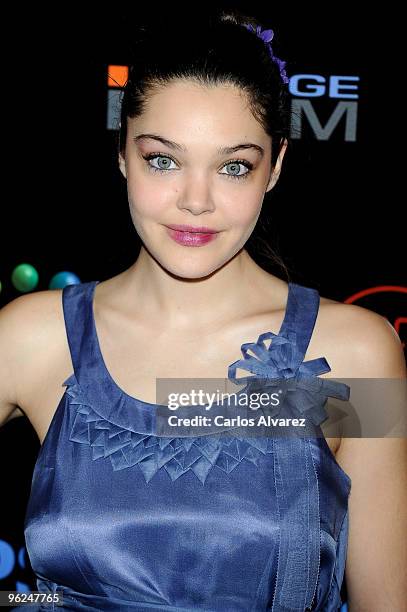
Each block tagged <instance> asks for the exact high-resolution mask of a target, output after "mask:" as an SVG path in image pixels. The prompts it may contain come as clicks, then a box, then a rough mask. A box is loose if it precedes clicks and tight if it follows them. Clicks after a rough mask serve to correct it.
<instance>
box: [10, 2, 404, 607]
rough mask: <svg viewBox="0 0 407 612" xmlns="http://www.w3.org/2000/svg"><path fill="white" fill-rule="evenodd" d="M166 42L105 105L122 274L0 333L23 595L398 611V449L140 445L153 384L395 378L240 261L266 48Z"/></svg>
mask: <svg viewBox="0 0 407 612" xmlns="http://www.w3.org/2000/svg"><path fill="white" fill-rule="evenodd" d="M184 25H185V24H183V23H182V22H178V21H177V20H174V22H172V23H170V24H169V23H167V22H166V23H165V24H164V23H162V22H161V23H158V24H154V27H152V28H150V29H149V28H146V29H144V30H142V31H141V32H140V35H139V37H138V39H137V41H136V44H135V51H134V62H133V64H132V67H131V70H130V73H129V80H128V82H127V85H126V88H125V92H124V97H123V101H122V110H121V113H122V114H121V125H120V150H119V167H120V171H121V172H122V174H123V176H124V177H125V179H126V181H127V190H128V200H129V205H130V213H131V218H132V220H133V223H134V227H135V229H136V231H137V233H138V235H139V236H140V239H141V241H142V247H141V250H140V254H139V256H138V257H137V260H136V261H135V262H134V264H133V265H132V266H131V267H130V268H128V269H127V270H125V271H124V272H122V273H120V274H118V275H117V276H115V277H113V278H110V279H108V280H105V281H103V282H98V281H91V282H88V283H81V284H79V285H71V286H68V287H65V289H64V290H63V291H62V292H59V291H45V292H37V293H35V294H31V295H27V296H23V297H20V298H18V299H16V300H14V301H13V302H12V303H10V304H8V305H7V306H6V307H5V308H4V309H3V311H2V313H1V320H0V331H1V337H2V340H3V341H2V346H3V347H5V351H4V354H3V355H2V356H1V359H2V362H4V363H6V353H7V369H5V370H4V372H5V374H3V380H2V386H1V393H2V407H3V413H4V414H5V416H7V414H9V413H10V411H11V409H12V407H13V406H20V407H21V409H22V410H23V411H24V412H25V414H26V415H27V416H28V418H29V419H30V421H31V422H32V424H33V427H34V428H35V430H36V431H37V433H38V435H39V437H40V440H41V442H42V447H41V450H40V453H39V456H38V459H37V463H36V466H35V471H34V475H33V483H32V491H31V496H30V500H29V504H28V508H27V515H26V522H25V536H26V542H27V550H28V552H29V556H30V560H31V564H32V567H33V569H34V571H35V572H36V575H37V585H38V590H39V591H41V592H42V593H50V594H52V593H56V592H59V593H63V598H64V601H65V605H66V609H69V610H94V609H98V610H119V609H120V610H124V609H125V610H133V609H134V610H162V609H165V610H174V611H175V610H180V611H181V610H205V611H209V610H211V611H213V610H217V611H218V610H219V611H230V612H232V611H233V612H238V611H248V610H273V611H281V612H282V611H286V610H324V611H329V612H330V611H333V610H339V609H340V607H341V605H342V603H343V598H342V597H341V587H342V586H343V580H344V577H345V578H346V587H347V601H348V605H349V609H350V610H351V611H352V612H353V611H356V610H360V609H368V610H370V611H372V612H374V611H375V610H377V611H379V610H383V609H386V610H394V611H396V610H397V611H400V612H401V610H402V609H403V606H404V604H405V599H406V592H405V588H406V587H405V583H404V573H403V572H404V569H403V568H405V567H406V565H407V558H406V552H405V549H404V547H403V546H402V543H403V538H405V527H406V507H407V497H406V491H407V486H406V484H407V482H406V469H405V468H406V463H407V461H406V454H407V453H406V444H405V440H400V439H393V440H379V439H366V440H361V439H342V440H341V439H340V436H339V435H335V436H334V437H331V438H329V439H326V438H325V437H323V436H313V437H309V438H303V437H297V436H290V437H286V438H284V439H279V438H278V436H277V437H273V436H271V435H269V436H267V437H264V438H260V439H258V438H255V437H250V436H249V437H247V438H245V437H244V436H242V435H241V432H240V431H239V430H237V431H233V429H232V431H231V435H230V434H229V435H220V436H216V437H213V436H211V435H207V433H204V434H203V435H201V436H198V435H193V436H191V435H188V433H184V434H181V435H178V434H177V436H176V437H171V436H168V435H167V436H159V435H158V434H157V425H158V422H159V418H158V417H159V409H160V408H161V405H159V404H158V403H155V402H156V396H155V384H156V379H157V378H168V379H174V378H178V377H181V376H182V377H183V378H186V379H194V378H205V379H206V378H211V379H212V378H214V379H222V378H225V376H226V375H227V374H228V379H230V380H231V381H233V380H240V378H239V377H238V376H237V375H236V374H237V369H238V367H240V366H243V368H242V369H244V366H245V365H246V366H247V370H248V371H249V372H250V371H251V372H254V374H255V378H258V379H261V378H263V377H264V378H265V379H266V380H267V379H269V380H270V379H271V380H273V379H276V378H282V379H285V378H288V379H289V378H290V377H291V376H294V375H297V374H298V373H299V374H303V375H304V378H305V376H307V377H308V378H309V379H311V380H314V379H315V376H319V378H320V379H322V380H324V381H325V379H328V378H333V377H336V378H338V377H345V378H346V377H389V378H392V377H400V378H403V377H404V376H405V362H404V359H403V354H402V349H401V344H400V340H399V338H398V336H397V334H396V333H395V330H394V329H393V328H392V327H391V326H390V325H389V324H388V322H387V321H386V320H385V319H384V317H381V316H379V315H378V314H375V313H374V312H371V311H369V310H367V309H363V308H360V307H357V306H351V305H345V304H341V303H338V302H335V301H333V300H330V299H327V298H321V299H320V298H319V295H318V292H317V291H316V290H314V289H311V288H309V287H303V286H301V285H298V284H295V283H291V282H288V283H286V282H285V281H283V280H281V279H280V278H279V277H278V276H275V275H273V274H270V273H269V272H267V271H265V270H264V269H263V268H262V267H260V266H259V265H258V264H257V263H256V262H255V260H254V259H253V258H252V257H251V256H250V255H249V252H248V250H247V248H246V246H247V244H249V242H250V238H251V237H252V236H253V235H254V234H255V228H256V224H257V222H258V219H259V216H260V214H261V212H262V207H263V199H264V196H265V194H266V193H268V192H271V190H272V189H273V188H274V186H275V185H276V183H277V181H278V178H279V175H280V172H281V169H282V164H283V160H284V156H285V154H286V150H287V145H288V135H289V115H290V113H289V106H288V104H289V102H288V96H287V78H286V74H285V70H284V63H283V62H281V60H279V59H278V58H277V57H276V56H275V54H274V52H273V49H272V47H271V44H270V40H269V39H270V36H271V35H270V32H268V35H267V30H266V34H265V33H264V29H263V27H262V26H261V24H258V23H257V22H255V21H254V20H253V19H249V18H247V17H246V16H242V15H240V14H238V13H237V12H234V13H220V14H219V15H218V16H215V17H214V18H213V19H208V20H205V19H204V18H202V19H200V20H199V24H197V25H196V27H195V26H194V28H193V30H192V29H189V30H188V29H187V28H185V27H184ZM258 25H259V26H260V29H259V30H257V26H258ZM164 26H165V27H164ZM250 26H252V27H250ZM264 332H269V333H266V334H265V335H263V334H264ZM268 339H270V340H271V342H270V344H269V345H268V346H267V345H266V342H265V340H268ZM239 349H241V350H242V354H243V357H244V359H242V360H239ZM250 349H251V352H252V355H250V354H249V353H250ZM253 354H254V355H255V357H253ZM256 357H257V358H258V359H257V361H253V359H256ZM17 364H18V367H19V369H18V373H19V375H18V377H17ZM5 368H6V365H5ZM246 374H247V372H246ZM327 374H329V376H327ZM62 381H64V382H63V385H65V386H66V389H65V390H64V392H63V394H62V395H61V383H62ZM329 382H332V385H331V386H330V387H329V389H330V390H331V392H330V393H327V395H329V396H331V397H332V396H334V397H338V398H339V399H342V400H343V399H347V397H348V394H347V389H346V388H345V387H344V386H342V385H340V384H339V383H334V381H329ZM55 406H57V409H56V410H55ZM301 407H302V404H301V405H300V404H298V405H297V406H294V412H293V414H294V416H295V415H296V412H295V410H296V409H298V411H300V409H301ZM320 408H321V407H320V406H318V405H315V406H311V408H310V409H309V410H308V409H307V410H306V412H305V415H306V417H307V419H308V423H309V424H310V425H311V426H312V424H314V425H315V432H318V427H319V425H320V423H321V422H322V421H323V420H324V418H325V417H324V414H323V413H321V412H320ZM185 410H186V411H187V410H188V407H186V409H185ZM190 410H192V408H190ZM185 413H186V412H185V411H184V414H185ZM222 432H223V434H225V433H227V432H225V431H224V430H222V431H221V432H220V433H222ZM234 434H236V435H234ZM390 475H391V478H390ZM351 490H352V493H351ZM378 490H380V496H379V497H378V496H377V492H378ZM345 569H346V573H345ZM48 605H49V604H48ZM39 609H44V610H45V609H47V608H46V607H45V604H44V607H43V608H39ZM62 609H63V608H62Z"/></svg>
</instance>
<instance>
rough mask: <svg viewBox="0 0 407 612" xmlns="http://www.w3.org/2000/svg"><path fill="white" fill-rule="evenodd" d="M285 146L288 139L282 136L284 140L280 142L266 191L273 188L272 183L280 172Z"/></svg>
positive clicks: (276, 179) (273, 183)
mask: <svg viewBox="0 0 407 612" xmlns="http://www.w3.org/2000/svg"><path fill="white" fill-rule="evenodd" d="M287 146H288V141H287V139H286V138H284V141H283V143H282V145H281V147H280V152H279V154H278V157H277V161H276V163H275V165H274V168H273V170H272V173H271V176H270V180H269V182H268V185H267V189H266V193H267V192H268V191H271V189H273V187H274V185H275V184H276V183H277V181H278V178H279V176H280V172H281V167H282V164H283V158H284V155H285V152H286V150H287Z"/></svg>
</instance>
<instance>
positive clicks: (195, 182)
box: [177, 174, 215, 215]
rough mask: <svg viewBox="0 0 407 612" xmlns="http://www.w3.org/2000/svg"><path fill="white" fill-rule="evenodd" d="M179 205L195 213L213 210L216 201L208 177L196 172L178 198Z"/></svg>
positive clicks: (181, 208) (199, 213)
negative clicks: (198, 174)
mask: <svg viewBox="0 0 407 612" xmlns="http://www.w3.org/2000/svg"><path fill="white" fill-rule="evenodd" d="M177 207H178V208H179V209H180V210H187V211H189V212H190V213H192V214H193V215H201V214H203V213H205V212H213V211H214V210H215V203H214V201H213V198H212V191H211V188H210V185H209V181H208V179H207V177H205V176H204V175H200V176H197V175H196V174H194V175H193V176H191V177H190V178H188V179H187V181H186V183H185V185H184V188H183V189H182V191H181V194H180V196H179V198H178V202H177Z"/></svg>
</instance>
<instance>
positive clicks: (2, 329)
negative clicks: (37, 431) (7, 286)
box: [0, 298, 21, 425]
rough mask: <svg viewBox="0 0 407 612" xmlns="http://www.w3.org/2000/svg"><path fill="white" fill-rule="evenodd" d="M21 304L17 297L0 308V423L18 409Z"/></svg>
mask: <svg viewBox="0 0 407 612" xmlns="http://www.w3.org/2000/svg"><path fill="white" fill-rule="evenodd" d="M19 300H20V301H19ZM20 305H21V298H17V299H15V300H13V301H12V302H9V303H8V304H6V306H3V308H1V309H0V425H4V423H5V422H6V421H7V420H8V419H9V418H10V417H11V415H12V414H13V413H14V412H15V411H16V410H17V409H18V406H17V364H18V359H17V353H18V328H19V326H18V319H19V316H18V313H19V312H20V311H21V308H20Z"/></svg>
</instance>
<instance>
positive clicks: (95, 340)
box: [88, 280, 296, 410]
mask: <svg viewBox="0 0 407 612" xmlns="http://www.w3.org/2000/svg"><path fill="white" fill-rule="evenodd" d="M99 283H100V281H99V280H95V281H93V282H92V283H91V287H90V292H89V294H88V299H89V304H88V306H89V320H90V326H91V334H92V342H91V344H92V349H93V353H94V355H95V358H96V361H97V362H98V363H99V365H100V368H101V369H102V371H103V377H104V379H105V380H106V381H107V383H108V386H110V387H111V388H113V389H114V391H115V393H116V394H117V395H119V396H121V397H123V398H126V400H127V402H130V403H131V404H135V405H137V406H139V407H141V408H144V409H146V408H148V409H150V410H159V409H163V408H164V409H165V408H167V406H166V405H165V404H157V403H152V402H147V401H145V400H142V399H140V398H139V397H136V396H134V395H130V394H129V393H127V392H126V391H124V389H122V388H121V387H120V385H119V384H118V383H117V382H116V381H115V379H114V378H113V376H112V374H111V373H110V370H109V369H108V367H107V365H106V362H105V359H104V357H103V353H102V349H101V346H100V342H99V337H98V333H97V329H96V321H95V313H94V295H95V289H96V285H98V284H99ZM295 285H296V284H295V283H292V282H288V294H287V301H286V305H285V311H284V317H283V320H282V323H281V325H280V329H279V331H278V333H274V332H270V331H268V332H265V334H271V335H273V336H275V337H277V338H280V337H282V336H283V335H284V332H285V330H286V328H287V327H288V322H289V320H290V318H291V311H292V302H293V299H294V286H295ZM263 335H264V334H262V336H263ZM242 346H245V345H242ZM234 363H237V362H234ZM231 365H233V364H230V365H229V366H228V368H227V369H226V372H225V378H226V377H227V376H228V369H230V367H231Z"/></svg>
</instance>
